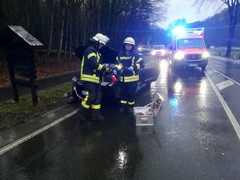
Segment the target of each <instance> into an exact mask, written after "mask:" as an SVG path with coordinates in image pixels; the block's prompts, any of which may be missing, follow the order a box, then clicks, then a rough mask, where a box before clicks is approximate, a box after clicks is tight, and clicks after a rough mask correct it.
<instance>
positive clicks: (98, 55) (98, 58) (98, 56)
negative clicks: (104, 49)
mask: <svg viewBox="0 0 240 180" xmlns="http://www.w3.org/2000/svg"><path fill="white" fill-rule="evenodd" d="M99 60H100V54H98V53H97V63H99Z"/></svg>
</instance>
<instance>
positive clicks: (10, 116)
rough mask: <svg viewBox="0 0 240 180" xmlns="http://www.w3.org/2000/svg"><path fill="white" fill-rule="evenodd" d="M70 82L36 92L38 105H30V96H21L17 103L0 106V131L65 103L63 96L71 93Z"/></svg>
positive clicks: (9, 102) (8, 102)
mask: <svg viewBox="0 0 240 180" xmlns="http://www.w3.org/2000/svg"><path fill="white" fill-rule="evenodd" d="M71 87H72V86H71V82H67V83H64V84H61V85H59V86H56V87H54V88H51V89H48V90H41V91H39V92H37V95H38V105H36V106H33V105H32V96H31V95H27V96H22V97H20V98H19V101H18V102H13V101H6V102H4V103H1V104H0V129H2V128H7V127H11V126H15V125H18V124H21V123H24V122H26V121H28V120H29V119H31V118H34V117H37V116H39V115H40V114H43V113H44V112H46V111H49V110H50V109H53V108H55V107H58V106H61V105H62V104H65V103H66V98H64V94H66V93H69V92H71V90H72V89H71Z"/></svg>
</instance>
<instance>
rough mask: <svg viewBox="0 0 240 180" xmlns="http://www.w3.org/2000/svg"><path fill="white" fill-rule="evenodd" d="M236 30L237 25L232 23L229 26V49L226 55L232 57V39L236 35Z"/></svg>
mask: <svg viewBox="0 0 240 180" xmlns="http://www.w3.org/2000/svg"><path fill="white" fill-rule="evenodd" d="M234 31H235V25H233V24H232V25H231V24H230V28H229V39H228V44H227V51H226V54H225V57H230V56H231V51H232V39H233V37H234Z"/></svg>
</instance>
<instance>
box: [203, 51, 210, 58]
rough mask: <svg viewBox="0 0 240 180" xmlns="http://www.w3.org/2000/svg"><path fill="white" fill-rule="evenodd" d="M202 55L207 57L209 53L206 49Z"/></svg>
mask: <svg viewBox="0 0 240 180" xmlns="http://www.w3.org/2000/svg"><path fill="white" fill-rule="evenodd" d="M202 57H203V58H204V59H206V58H208V57H209V53H208V52H207V51H205V52H204V53H203V54H202Z"/></svg>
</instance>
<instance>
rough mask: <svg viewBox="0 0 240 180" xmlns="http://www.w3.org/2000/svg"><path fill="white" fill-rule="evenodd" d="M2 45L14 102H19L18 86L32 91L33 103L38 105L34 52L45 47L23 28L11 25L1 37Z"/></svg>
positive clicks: (0, 43) (0, 42)
mask: <svg viewBox="0 0 240 180" xmlns="http://www.w3.org/2000/svg"><path fill="white" fill-rule="evenodd" d="M0 45H1V46H3V47H5V49H6V55H7V61H8V71H9V75H10V81H11V86H12V91H13V100H14V101H15V102H18V101H19V95H18V90H17V85H19V86H25V87H28V88H30V89H31V94H32V103H33V105H34V106H35V105H37V104H38V98H37V93H36V89H37V85H36V84H35V79H36V78H37V76H36V67H35V60H34V50H36V49H40V48H43V47H44V45H43V44H42V43H41V42H40V41H38V40H37V39H36V38H35V37H33V36H32V35H31V34H30V33H29V32H27V31H26V30H25V29H24V28H22V27H21V26H15V25H9V26H7V27H6V28H5V30H4V31H3V33H2V34H1V35H0Z"/></svg>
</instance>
